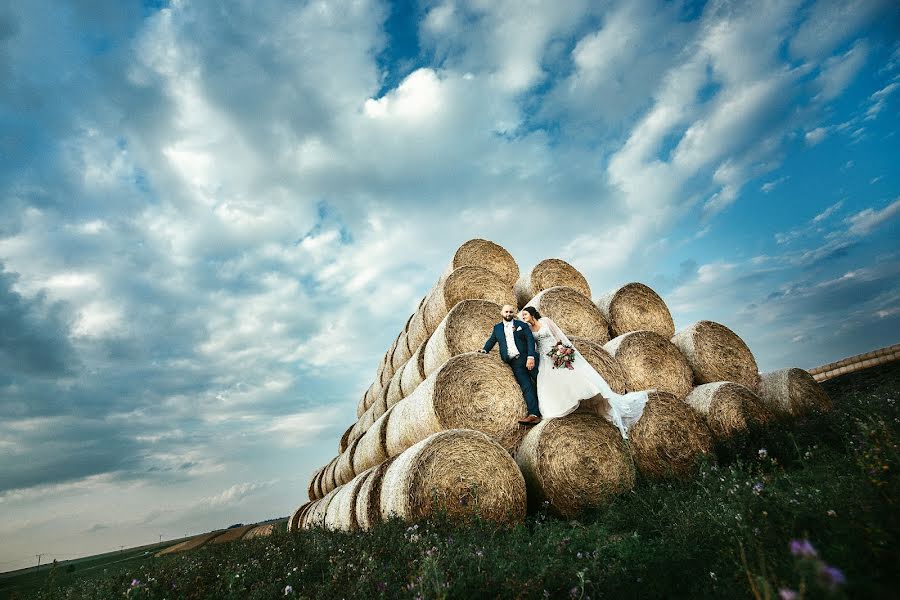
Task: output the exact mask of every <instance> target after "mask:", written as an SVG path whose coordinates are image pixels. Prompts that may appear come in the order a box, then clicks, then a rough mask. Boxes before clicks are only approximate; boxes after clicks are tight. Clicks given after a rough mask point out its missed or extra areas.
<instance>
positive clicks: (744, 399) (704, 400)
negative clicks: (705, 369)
mask: <svg viewBox="0 0 900 600" xmlns="http://www.w3.org/2000/svg"><path fill="white" fill-rule="evenodd" d="M684 401H685V402H686V403H687V404H688V406H690V407H691V408H693V409H694V410H695V411H697V412H698V413H700V414H701V415H703V417H704V418H705V419H706V424H707V425H709V428H710V430H711V431H712V433H713V435H714V436H715V437H716V438H718V439H724V438H728V437H731V436H732V435H734V434H736V433H739V432H741V431H744V430H746V429H747V428H749V427H751V426H756V425H764V424H766V423H768V422H770V421H771V420H772V418H773V415H772V411H771V410H769V408H768V407H767V406H766V405H765V403H764V402H763V401H762V399H761V398H760V397H759V396H757V395H756V394H754V393H753V391H752V390H750V389H749V388H747V387H745V386H743V385H741V384H739V383H733V382H731V381H716V382H715V383H704V384H703V385H698V386H697V387H695V388H694V389H693V390H692V391H691V393H690V394H688V395H687V398H685V399H684Z"/></svg>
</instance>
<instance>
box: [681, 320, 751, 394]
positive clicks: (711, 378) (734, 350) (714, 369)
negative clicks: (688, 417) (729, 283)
mask: <svg viewBox="0 0 900 600" xmlns="http://www.w3.org/2000/svg"><path fill="white" fill-rule="evenodd" d="M672 343H674V344H675V345H676V346H677V347H678V349H679V350H680V351H681V353H682V354H683V355H684V357H685V358H686V359H687V362H688V364H689V365H690V367H691V371H693V373H694V381H695V382H696V383H697V384H698V385H699V384H702V383H713V382H715V381H733V382H735V383H739V384H741V385H743V386H744V387H747V388H750V390H752V391H754V392H755V391H757V390H758V389H759V374H758V367H757V366H756V359H755V358H753V353H752V352H750V348H748V347H747V344H745V343H744V340H742V339H741V338H740V337H739V336H738V335H737V334H736V333H735V332H733V331H732V330H730V329H728V328H727V327H725V326H724V325H720V324H719V323H715V322H713V321H697V322H696V323H693V324H691V325H689V326H687V327H685V328H684V329H682V330H681V331H679V332H678V333H676V334H675V337H673V338H672Z"/></svg>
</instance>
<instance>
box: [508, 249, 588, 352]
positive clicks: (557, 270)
mask: <svg viewBox="0 0 900 600" xmlns="http://www.w3.org/2000/svg"><path fill="white" fill-rule="evenodd" d="M560 286H563V287H568V288H572V289H573V290H575V291H577V292H578V293H580V294H581V295H583V296H585V297H586V298H590V297H591V286H589V285H588V282H587V280H586V279H585V278H584V275H582V274H581V273H579V272H578V270H577V269H576V268H575V267H573V266H572V265H570V264H569V263H567V262H566V261H564V260H560V259H558V258H548V259H546V260H542V261H541V262H539V263H538V264H536V265H535V266H534V268H532V269H531V271H529V272H528V273H525V274H523V275H522V277H520V278H519V280H518V281H517V282H516V284H515V292H516V301H517V302H518V303H519V308H524V307H525V305H526V304H528V302H529V301H530V300H531V299H532V298H534V297H535V296H537V295H538V294H540V293H541V292H543V291H544V290H548V289H550V288H552V287H560ZM551 318H552V319H553V320H554V321H555V320H556V319H555V318H554V317H551ZM560 327H562V325H560ZM563 331H565V329H563ZM567 335H568V334H567ZM585 337H588V336H585Z"/></svg>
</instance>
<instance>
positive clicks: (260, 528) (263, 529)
mask: <svg viewBox="0 0 900 600" xmlns="http://www.w3.org/2000/svg"><path fill="white" fill-rule="evenodd" d="M273 533H275V525H274V524H273V523H266V524H265V525H257V526H256V527H254V528H253V529H251V530H250V531H248V532H247V534H246V535H245V536H244V537H243V538H242V539H245V540H253V539H256V538H262V537H269V536H271V535H272V534H273Z"/></svg>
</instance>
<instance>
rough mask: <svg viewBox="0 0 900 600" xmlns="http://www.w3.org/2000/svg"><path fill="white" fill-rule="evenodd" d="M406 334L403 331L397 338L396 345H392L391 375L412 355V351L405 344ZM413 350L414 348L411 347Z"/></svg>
mask: <svg viewBox="0 0 900 600" xmlns="http://www.w3.org/2000/svg"><path fill="white" fill-rule="evenodd" d="M407 337H408V336H407V334H406V332H405V331H404V332H403V333H401V334H400V336H399V337H398V338H397V345H396V346H395V347H394V353H393V354H391V368H392V369H393V375H391V377H393V376H394V375H396V374H397V372H398V371H400V369H402V368H403V365H405V364H406V361H408V360H409V357H410V356H412V352H411V351H410V349H409V345H408V344H407ZM413 350H415V348H413Z"/></svg>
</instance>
